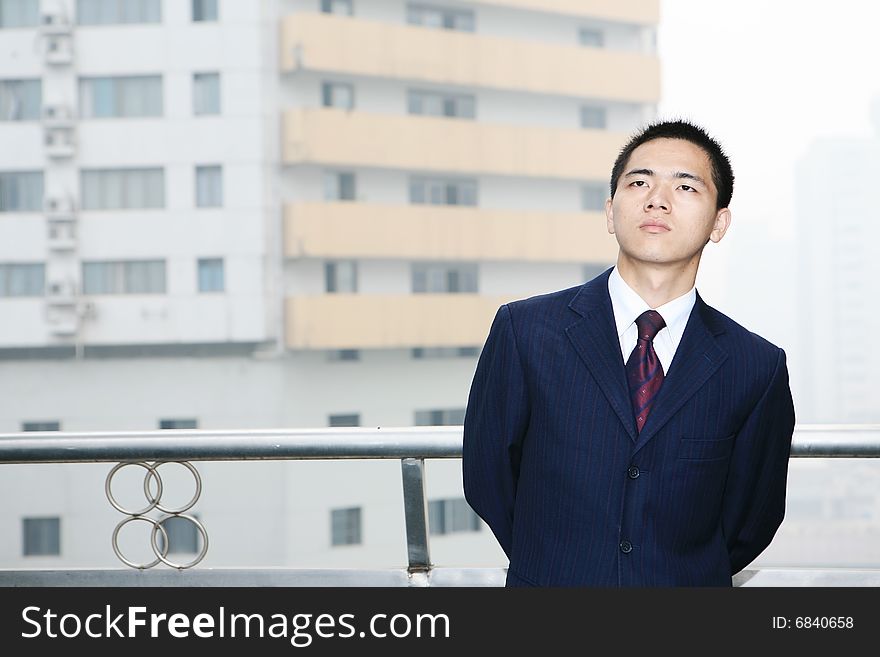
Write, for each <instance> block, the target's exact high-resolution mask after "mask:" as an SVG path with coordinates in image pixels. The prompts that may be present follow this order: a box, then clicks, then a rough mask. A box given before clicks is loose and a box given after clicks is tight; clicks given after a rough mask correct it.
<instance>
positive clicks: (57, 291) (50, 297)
mask: <svg viewBox="0 0 880 657" xmlns="http://www.w3.org/2000/svg"><path fill="white" fill-rule="evenodd" d="M46 299H47V301H48V302H49V304H50V305H52V306H55V307H58V306H75V305H76V286H75V285H74V284H73V283H72V282H71V281H67V280H60V281H59V280H56V281H51V280H50V281H48V284H47V285H46Z"/></svg>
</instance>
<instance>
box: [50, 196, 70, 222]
mask: <svg viewBox="0 0 880 657" xmlns="http://www.w3.org/2000/svg"><path fill="white" fill-rule="evenodd" d="M43 208H44V209H45V211H46V214H48V215H49V216H50V217H54V218H59V219H63V218H65V217H69V216H70V215H72V214H73V211H74V203H73V199H72V198H71V197H70V196H67V195H61V194H58V195H50V196H47V197H46V198H45V200H44V202H43Z"/></svg>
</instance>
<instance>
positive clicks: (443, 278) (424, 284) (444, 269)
mask: <svg viewBox="0 0 880 657" xmlns="http://www.w3.org/2000/svg"><path fill="white" fill-rule="evenodd" d="M412 291H413V292H427V293H441V294H456V293H459V294H460V293H473V292H476V291H477V265H476V264H444V263H414V264H413V266H412Z"/></svg>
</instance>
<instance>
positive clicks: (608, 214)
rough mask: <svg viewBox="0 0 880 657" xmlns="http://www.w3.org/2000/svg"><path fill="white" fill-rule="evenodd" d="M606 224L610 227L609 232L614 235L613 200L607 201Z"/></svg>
mask: <svg viewBox="0 0 880 657" xmlns="http://www.w3.org/2000/svg"><path fill="white" fill-rule="evenodd" d="M605 222H606V224H607V225H608V232H609V233H610V234H611V235H614V210H613V209H612V207H611V199H610V198H608V199H606V200H605Z"/></svg>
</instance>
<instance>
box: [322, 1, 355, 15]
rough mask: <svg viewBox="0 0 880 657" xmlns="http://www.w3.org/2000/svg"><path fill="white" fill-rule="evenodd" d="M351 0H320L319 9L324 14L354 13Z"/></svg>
mask: <svg viewBox="0 0 880 657" xmlns="http://www.w3.org/2000/svg"><path fill="white" fill-rule="evenodd" d="M353 5H354V2H353V0H321V11H322V12H323V13H325V14H340V15H342V16H352V15H354V6H353Z"/></svg>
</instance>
